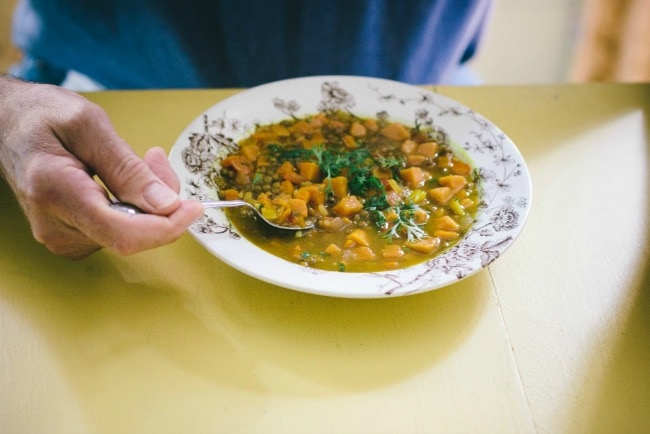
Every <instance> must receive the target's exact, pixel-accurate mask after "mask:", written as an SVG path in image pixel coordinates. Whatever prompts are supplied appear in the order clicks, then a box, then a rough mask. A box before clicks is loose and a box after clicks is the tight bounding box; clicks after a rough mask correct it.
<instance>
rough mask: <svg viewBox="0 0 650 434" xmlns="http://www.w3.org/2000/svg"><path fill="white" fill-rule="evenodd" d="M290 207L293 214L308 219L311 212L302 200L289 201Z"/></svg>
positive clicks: (293, 199)
mask: <svg viewBox="0 0 650 434" xmlns="http://www.w3.org/2000/svg"><path fill="white" fill-rule="evenodd" d="M289 207H290V208H291V212H292V213H294V214H296V215H299V216H303V217H307V216H308V215H309V211H308V210H307V202H305V201H304V200H302V199H295V198H292V199H289Z"/></svg>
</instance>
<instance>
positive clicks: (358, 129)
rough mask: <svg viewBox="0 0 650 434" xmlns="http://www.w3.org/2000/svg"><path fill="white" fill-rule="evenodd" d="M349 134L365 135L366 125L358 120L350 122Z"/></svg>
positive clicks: (355, 135)
mask: <svg viewBox="0 0 650 434" xmlns="http://www.w3.org/2000/svg"><path fill="white" fill-rule="evenodd" d="M350 135H351V136H354V137H361V136H365V135H366V127H364V126H363V125H361V124H360V123H359V122H352V125H350Z"/></svg>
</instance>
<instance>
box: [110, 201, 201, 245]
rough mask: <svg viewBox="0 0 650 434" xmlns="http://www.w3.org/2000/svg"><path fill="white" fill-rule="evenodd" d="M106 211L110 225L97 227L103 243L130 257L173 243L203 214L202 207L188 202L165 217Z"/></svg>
mask: <svg viewBox="0 0 650 434" xmlns="http://www.w3.org/2000/svg"><path fill="white" fill-rule="evenodd" d="M105 212H106V213H107V214H110V215H107V216H106V217H105V219H106V221H107V222H110V224H109V225H108V226H105V227H102V228H100V229H101V236H102V240H101V242H102V244H103V245H104V246H105V247H106V248H107V249H108V250H111V251H113V252H115V253H118V254H120V255H131V254H134V253H137V252H140V251H143V250H148V249H153V248H155V247H160V246H163V245H166V244H169V243H171V242H173V241H175V240H176V239H178V237H180V236H181V235H182V234H183V233H184V232H185V231H186V230H187V228H188V227H189V226H190V225H191V224H192V223H193V222H194V221H195V220H196V219H197V218H199V217H200V216H201V215H202V214H203V207H202V206H201V204H199V203H198V202H196V201H189V200H188V201H182V202H181V204H180V206H179V207H178V208H177V209H176V210H175V211H174V212H173V213H172V214H170V215H168V216H158V215H153V214H138V215H130V214H125V213H122V212H120V211H116V210H113V209H110V208H109V209H108V210H107V211H105Z"/></svg>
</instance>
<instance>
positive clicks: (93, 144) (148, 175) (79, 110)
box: [53, 97, 180, 215]
mask: <svg viewBox="0 0 650 434" xmlns="http://www.w3.org/2000/svg"><path fill="white" fill-rule="evenodd" d="M79 98H81V97H79ZM75 101H76V103H77V105H76V107H73V108H72V109H71V110H70V111H68V112H67V114H61V115H60V117H61V118H60V119H59V121H58V122H57V123H56V124H55V126H54V127H53V129H54V131H55V134H56V135H57V137H59V138H60V140H61V142H62V143H63V144H64V146H65V147H66V148H67V149H68V150H70V152H72V154H74V155H75V156H76V157H77V158H79V160H81V161H82V162H83V163H84V164H86V165H87V166H88V167H90V168H91V169H92V170H93V171H94V172H95V173H97V175H98V176H99V177H100V178H101V180H102V181H103V182H104V184H105V185H106V186H107V187H108V188H109V190H111V192H113V194H115V195H116V196H117V197H118V198H119V199H120V200H123V201H126V202H130V203H133V204H134V205H137V206H138V207H140V208H141V209H143V210H144V211H146V212H148V213H153V214H159V215H168V214H170V213H172V212H173V211H174V210H175V209H176V208H178V206H179V205H180V198H179V197H178V193H177V192H176V191H175V190H174V189H173V188H170V186H169V185H167V183H166V182H165V180H162V179H160V178H159V177H158V176H157V175H156V174H155V173H154V171H152V169H151V168H150V167H149V166H148V165H147V164H146V163H145V162H144V161H143V160H141V159H140V158H138V156H137V155H135V153H134V152H133V150H132V149H131V147H130V146H129V145H128V144H127V143H126V142H125V141H124V140H123V139H122V138H121V137H119V136H118V135H117V133H116V132H115V130H114V128H113V126H112V125H111V123H110V120H109V118H108V115H107V114H106V113H105V112H104V110H102V109H101V108H100V107H99V106H97V105H96V104H93V103H91V102H90V101H87V100H85V99H81V100H79V99H77V100H75ZM167 180H169V179H167Z"/></svg>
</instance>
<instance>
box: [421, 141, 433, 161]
mask: <svg viewBox="0 0 650 434" xmlns="http://www.w3.org/2000/svg"><path fill="white" fill-rule="evenodd" d="M437 152H438V144H437V143H436V142H425V143H420V144H419V145H418V150H417V153H418V154H420V155H424V156H425V157H427V158H433V157H435V156H436V153H437Z"/></svg>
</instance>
